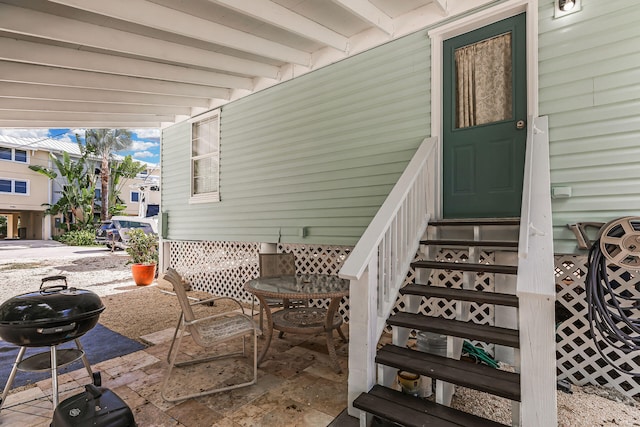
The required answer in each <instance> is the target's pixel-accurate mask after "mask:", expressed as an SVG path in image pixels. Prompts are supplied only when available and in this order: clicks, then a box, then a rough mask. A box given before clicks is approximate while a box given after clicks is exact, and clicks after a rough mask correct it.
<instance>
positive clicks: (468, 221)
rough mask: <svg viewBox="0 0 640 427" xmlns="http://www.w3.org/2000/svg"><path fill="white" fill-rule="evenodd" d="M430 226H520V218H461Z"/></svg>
mask: <svg viewBox="0 0 640 427" xmlns="http://www.w3.org/2000/svg"><path fill="white" fill-rule="evenodd" d="M429 225H430V226H436V227H437V226H469V225H500V226H504V225H520V218H460V219H439V220H436V221H430V222H429Z"/></svg>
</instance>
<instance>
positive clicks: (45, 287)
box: [40, 276, 67, 292]
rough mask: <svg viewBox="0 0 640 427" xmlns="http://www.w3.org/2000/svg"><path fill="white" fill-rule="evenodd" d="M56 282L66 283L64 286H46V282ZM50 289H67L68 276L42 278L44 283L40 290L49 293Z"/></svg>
mask: <svg viewBox="0 0 640 427" xmlns="http://www.w3.org/2000/svg"><path fill="white" fill-rule="evenodd" d="M54 280H62V281H64V285H55V286H44V284H45V283H46V282H51V281H54ZM49 289H67V276H47V277H43V278H42V282H41V283H40V290H41V291H43V290H46V291H48V292H50V291H49Z"/></svg>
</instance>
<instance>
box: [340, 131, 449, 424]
mask: <svg viewBox="0 0 640 427" xmlns="http://www.w3.org/2000/svg"><path fill="white" fill-rule="evenodd" d="M437 145H438V140H437V138H426V139H425V140H424V141H422V144H421V145H420V147H419V148H418V150H417V151H416V153H415V154H414V156H413V158H412V159H411V161H410V162H409V164H408V165H407V168H406V169H405V171H404V172H403V174H402V175H401V177H400V179H399V180H398V182H397V183H396V185H395V186H394V187H393V189H392V190H391V192H390V193H389V196H388V197H387V199H386V200H385V202H384V204H383V205H382V206H381V207H380V210H379V211H378V213H377V214H376V216H375V217H374V218H373V220H372V221H371V223H370V224H369V227H367V229H366V230H365V232H364V234H363V235H362V237H361V238H360V240H359V241H358V244H357V245H356V246H355V247H354V249H353V251H352V252H351V254H350V255H349V258H347V260H346V261H345V263H344V265H343V266H342V268H341V269H340V273H339V275H340V277H342V278H345V279H349V280H350V281H351V284H350V292H349V301H351V304H350V308H349V380H348V388H349V390H348V399H349V414H350V415H352V416H355V417H360V418H361V424H363V423H364V422H365V418H366V415H365V414H364V413H363V414H361V413H360V411H359V410H357V409H354V408H353V406H352V402H353V400H354V399H355V398H356V397H358V395H359V394H360V393H363V392H367V391H369V389H371V387H373V385H374V384H375V382H376V365H375V361H374V360H375V355H376V346H377V343H378V340H379V338H380V336H381V334H382V331H383V329H384V326H385V322H386V320H387V318H388V317H389V314H390V313H391V310H392V309H393V306H394V305H395V301H396V298H397V295H398V290H399V289H400V287H401V286H402V284H403V283H404V280H405V278H406V275H407V272H408V271H409V264H410V263H411V262H412V261H413V258H414V256H415V254H416V252H417V250H418V247H419V245H420V239H421V237H422V235H423V233H424V230H425V229H426V226H427V224H428V222H429V218H430V217H431V216H432V215H433V213H434V212H435V200H436V198H435V194H436V182H437V177H438V176H439V161H438V156H437V153H438V149H437Z"/></svg>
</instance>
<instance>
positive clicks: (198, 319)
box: [183, 311, 255, 327]
mask: <svg viewBox="0 0 640 427" xmlns="http://www.w3.org/2000/svg"><path fill="white" fill-rule="evenodd" d="M229 313H233V312H231V311H225V312H224V313H218V314H212V315H211V316H205V317H199V318H197V319H194V320H192V321H190V322H187V321H185V320H184V318H183V323H184V324H185V325H186V326H192V325H195V324H197V323H202V322H204V321H207V320H211V319H217V318H219V317H225V316H227V315H228V314H229ZM234 314H235V315H236V316H242V317H244V318H246V319H247V320H248V321H250V322H251V324H254V322H253V319H252V318H251V316H249V315H247V314H244V313H234ZM254 327H255V324H254Z"/></svg>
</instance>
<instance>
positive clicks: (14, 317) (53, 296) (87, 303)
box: [0, 286, 105, 326]
mask: <svg viewBox="0 0 640 427" xmlns="http://www.w3.org/2000/svg"><path fill="white" fill-rule="evenodd" d="M104 308H105V307H104V305H103V304H102V300H101V299H100V297H99V296H98V295H97V294H95V293H94V292H91V291H88V290H86V289H76V288H67V287H66V286H51V287H45V288H42V289H40V290H39V291H37V292H28V293H25V294H20V295H16V296H14V297H12V298H10V299H8V300H7V301H5V302H4V303H3V304H2V305H1V306H0V325H14V326H29V325H41V324H48V323H58V322H73V321H75V320H78V319H83V318H87V317H91V316H96V315H99V314H100V313H101V312H102V311H103V310H104Z"/></svg>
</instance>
